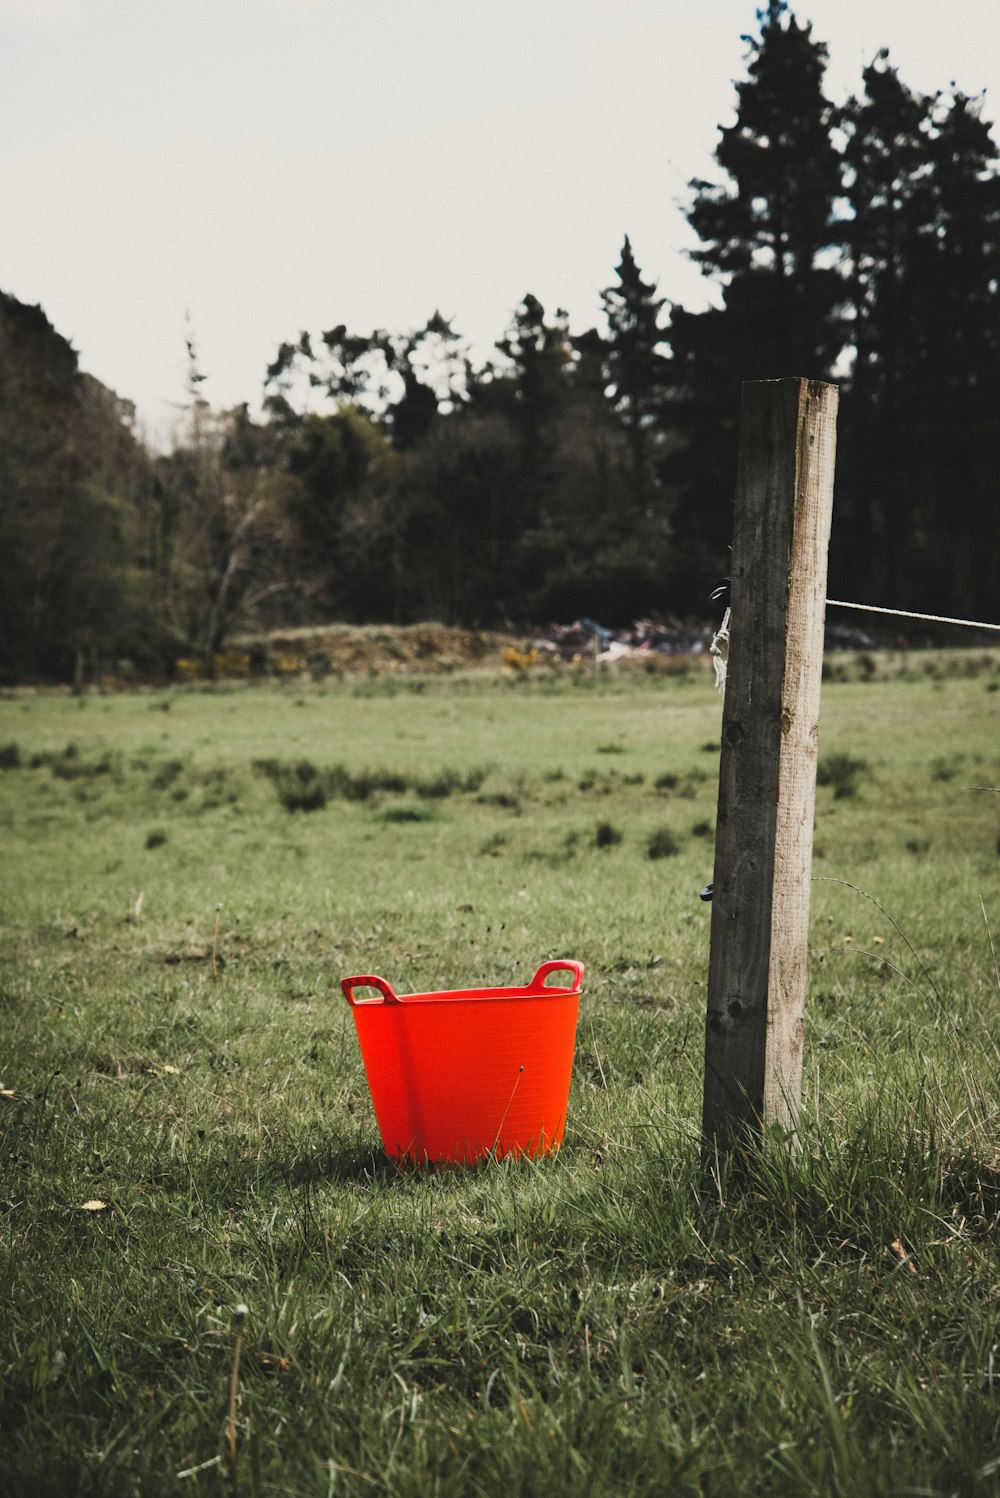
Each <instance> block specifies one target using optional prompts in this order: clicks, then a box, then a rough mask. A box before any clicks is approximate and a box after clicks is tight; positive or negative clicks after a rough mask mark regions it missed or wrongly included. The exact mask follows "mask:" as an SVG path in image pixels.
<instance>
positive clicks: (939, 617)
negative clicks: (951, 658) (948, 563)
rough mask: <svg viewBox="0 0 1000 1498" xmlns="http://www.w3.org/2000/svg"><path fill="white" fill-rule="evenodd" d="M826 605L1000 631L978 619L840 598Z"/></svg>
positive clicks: (968, 627) (999, 625)
mask: <svg viewBox="0 0 1000 1498" xmlns="http://www.w3.org/2000/svg"><path fill="white" fill-rule="evenodd" d="M826 601H827V605H828V606H832V607H833V608H838V609H860V611H861V612H862V613H863V614H892V615H893V617H894V618H896V619H923V620H924V621H925V622H926V623H928V624H960V625H962V626H963V627H964V628H965V629H995V630H1000V624H985V623H984V622H983V621H982V620H980V619H949V618H948V617H947V616H946V615H945V614H911V613H909V612H908V611H907V610H906V609H883V608H880V607H879V606H878V604H875V603H845V602H844V600H843V599H842V598H828V599H827V600H826Z"/></svg>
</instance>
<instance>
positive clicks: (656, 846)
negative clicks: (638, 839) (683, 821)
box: [646, 827, 681, 858]
mask: <svg viewBox="0 0 1000 1498" xmlns="http://www.w3.org/2000/svg"><path fill="white" fill-rule="evenodd" d="M680 851H681V845H680V842H679V841H678V838H677V834H676V833H675V832H674V830H673V828H671V827H658V828H657V829H656V831H655V832H653V833H650V836H649V838H648V839H647V841H646V856H647V858H674V857H675V856H676V855H677V854H678V853H679V852H680Z"/></svg>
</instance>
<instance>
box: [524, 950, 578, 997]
mask: <svg viewBox="0 0 1000 1498" xmlns="http://www.w3.org/2000/svg"><path fill="white" fill-rule="evenodd" d="M566 972H569V973H572V974H573V983H572V986H571V989H570V992H571V993H579V992H580V988H581V985H582V983H583V963H582V962H573V961H572V960H571V959H569V958H562V957H557V958H555V959H553V961H552V962H543V963H542V965H541V967H540V968H539V969H538V972H537V973H536V974H535V976H534V977H533V978H532V980H531V982H530V983H529V984H528V988H529V989H530V990H531V992H532V993H534V992H535V991H536V990H537V989H539V988H544V987H545V980H546V978H548V977H549V975H550V974H551V973H566Z"/></svg>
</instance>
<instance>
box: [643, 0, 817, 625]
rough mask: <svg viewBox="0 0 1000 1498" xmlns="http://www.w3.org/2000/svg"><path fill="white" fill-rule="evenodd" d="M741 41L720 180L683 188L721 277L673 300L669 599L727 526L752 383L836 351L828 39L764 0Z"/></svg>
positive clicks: (696, 578) (706, 571)
mask: <svg viewBox="0 0 1000 1498" xmlns="http://www.w3.org/2000/svg"><path fill="white" fill-rule="evenodd" d="M758 21H759V22H760V27H761V31H760V37H759V38H758V39H756V40H755V39H753V38H747V39H746V40H747V42H748V45H749V48H750V54H749V60H748V66H747V77H746V79H745V80H743V81H742V82H740V83H738V84H737V86H736V91H737V113H736V120H735V122H734V123H733V124H732V125H730V126H727V127H726V128H725V129H723V130H722V131H721V132H720V140H719V144H718V147H717V149H716V161H717V162H718V164H719V166H720V167H721V168H722V170H723V171H724V172H725V174H726V178H727V182H726V183H725V184H724V185H716V186H713V185H712V184H710V183H708V182H702V181H698V182H693V183H692V184H691V186H692V189H693V192H694V199H693V203H692V206H691V209H690V211H689V220H690V222H691V225H692V227H693V228H694V229H695V230H696V232H697V233H698V236H699V238H700V239H701V241H702V246H701V248H700V249H698V250H696V251H695V252H694V258H695V259H696V260H697V261H698V262H699V264H700V265H701V267H702V269H703V271H705V273H706V274H710V275H712V276H714V277H715V278H717V279H718V280H719V281H721V283H722V305H721V306H720V307H717V308H711V309H709V310H708V311H705V312H690V311H688V310H686V309H685V308H683V307H679V306H675V307H674V308H673V309H672V313H671V321H670V329H669V335H668V336H669V340H670V345H671V349H672V386H673V395H672V400H671V419H672V424H673V425H675V426H676V427H677V429H678V430H679V431H680V433H682V435H683V437H684V439H685V441H684V447H683V450H682V452H680V453H679V454H678V455H677V457H676V458H673V459H671V461H670V462H669V464H668V465H667V466H666V468H665V474H666V476H667V477H668V479H669V480H670V481H672V482H673V483H675V484H677V485H679V487H680V491H681V497H680V504H679V507H678V511H677V515H676V520H675V530H676V536H677V541H678V546H679V557H680V560H681V561H682V563H683V568H682V569H681V570H679V571H678V574H677V578H676V596H677V602H678V604H679V605H681V606H684V607H691V606H692V605H695V604H703V603H704V599H705V596H706V594H707V592H708V590H709V587H710V584H711V582H712V580H713V579H712V572H713V569H715V568H718V567H720V566H721V565H722V562H723V560H724V558H725V554H726V546H727V544H728V540H729V533H730V529H731V497H732V478H733V472H734V469H735V459H736V439H735V428H736V418H737V415H738V409H739V395H740V385H741V383H742V382H743V381H744V380H748V379H767V378H780V377H782V376H787V375H804V376H807V377H811V378H825V377H828V376H829V374H830V371H831V369H832V366H833V364H834V362H835V360H836V357H837V354H838V351H839V348H840V329H839V320H838V308H839V302H840V299H841V295H842V287H841V282H840V278H839V276H838V273H837V270H836V267H835V263H834V260H835V256H834V254H833V246H834V245H835V242H836V238H837V233H838V229H837V225H836V222H835V203H836V199H837V196H838V193H839V190H840V177H839V160H838V154H837V151H836V149H835V146H834V144H833V140H832V137H831V127H832V119H833V109H832V106H831V104H830V102H829V101H828V100H827V99H826V97H825V95H824V93H823V76H824V70H825V66H826V55H827V53H826V47H825V46H824V45H823V44H822V43H821V42H818V41H816V40H814V38H813V35H812V28H811V26H809V25H801V24H800V23H799V22H798V21H797V20H796V19H795V17H794V16H793V15H792V14H791V13H790V12H789V11H788V8H787V5H786V4H785V3H784V0H769V4H768V6H767V8H766V9H765V10H762V11H761V12H759V13H758Z"/></svg>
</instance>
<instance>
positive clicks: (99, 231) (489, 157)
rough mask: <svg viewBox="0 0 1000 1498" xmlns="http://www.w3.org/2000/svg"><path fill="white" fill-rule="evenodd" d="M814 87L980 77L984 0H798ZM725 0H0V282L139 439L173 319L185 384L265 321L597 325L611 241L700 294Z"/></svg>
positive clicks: (990, 12) (991, 96) (729, 3)
mask: <svg viewBox="0 0 1000 1498" xmlns="http://www.w3.org/2000/svg"><path fill="white" fill-rule="evenodd" d="M793 8H794V9H795V11H796V14H797V15H798V16H799V17H800V19H810V20H812V21H813V23H814V31H815V35H816V36H817V37H819V38H821V39H822V40H824V41H826V42H827V43H828V44H829V47H830V58H831V62H830V70H829V73H828V85H827V92H828V93H829V94H830V95H831V96H832V97H835V98H842V97H844V96H846V94H847V93H848V92H849V91H851V90H852V89H856V88H857V87H858V85H859V81H860V73H861V68H862V66H863V65H864V64H865V63H866V62H868V61H870V60H871V58H872V56H873V55H874V53H875V52H876V51H877V50H878V48H879V47H882V46H888V47H889V48H890V51H891V57H892V60H893V62H894V63H895V64H896V65H897V66H898V67H899V70H900V73H901V76H902V77H903V79H904V80H905V81H906V82H907V83H909V84H910V85H911V86H912V87H915V88H922V89H926V90H934V89H937V88H943V87H947V86H948V84H949V83H950V82H951V81H952V80H954V81H955V82H957V84H958V85H959V86H960V87H961V88H963V89H964V90H965V91H966V92H968V93H978V92H980V91H981V90H983V89H986V90H987V99H986V115H987V118H990V119H995V118H997V117H998V116H1000V6H998V5H997V4H996V3H995V0H993V3H990V0H985V3H984V0H948V3H947V4H945V3H944V0H801V3H800V4H798V5H795V6H794V7H793ZM755 10H756V4H755V3H754V0H0V289H2V290H4V291H6V292H9V293H12V294H13V295H14V296H16V297H18V298H20V299H21V300H22V301H25V302H31V303H35V302H39V303H41V305H42V306H43V307H44V309H45V311H46V313H47V314H48V316H49V318H50V319H51V321H52V322H53V323H54V324H55V326H56V328H57V329H58V330H59V331H60V332H61V333H63V334H64V335H65V336H66V337H68V338H69V339H70V340H71V341H72V343H73V344H74V346H75V348H76V349H77V350H78V352H79V354H80V359H81V364H82V366H83V367H84V368H85V369H88V370H89V371H90V372H91V373H92V374H95V375H96V376H97V377H98V378H99V379H101V380H103V381H104V382H105V383H106V384H108V385H110V386H111V387H112V388H113V389H115V390H117V391H118V393H119V394H120V395H123V396H126V397H128V398H129V399H131V400H134V401H135V402H136V403H137V406H138V408H139V412H140V416H141V418H142V420H143V422H144V423H145V424H146V427H147V429H148V431H149V432H150V434H151V435H154V436H156V437H158V438H160V439H162V438H163V437H164V435H165V434H166V432H167V430H168V428H169V423H170V421H171V419H172V416H171V413H172V412H173V411H174V409H175V404H176V403H178V402H180V401H182V400H183V395H184V367H185V357H184V339H185V319H186V316H187V315H188V314H189V315H190V318H191V323H192V326H193V328H194V331H195V335H196V339H197V344H198V350H199V357H200V362H201V365H202V367H203V369H204V370H205V372H206V374H207V375H208V377H209V378H208V382H207V384H206V386H205V392H206V394H207V396H208V398H209V399H210V400H211V402H212V403H213V404H214V405H218V406H225V405H233V404H235V403H236V402H238V401H242V400H249V401H251V402H254V401H255V400H256V399H257V397H258V396H259V392H260V386H261V381H262V378H263V374H264V370H265V366H266V365H267V363H268V362H269V360H270V359H271V358H272V357H273V355H274V352H275V349H276V347H277V345H278V343H279V342H281V341H282V340H283V339H287V338H293V337H295V336H297V334H298V332H299V331H300V330H301V329H309V330H311V331H316V330H319V329H323V328H328V327H330V326H332V325H334V324H336V323H340V322H344V323H347V324H348V326H349V327H350V328H351V329H352V330H354V331H358V332H367V331H369V330H370V329H371V328H373V327H376V326H378V327H385V328H388V329H390V330H393V331H403V330H406V329H409V328H414V327H418V326H420V325H421V324H422V323H423V322H424V321H425V320H426V319H427V317H428V316H429V315H430V313H431V312H432V311H434V310H435V309H440V311H441V312H442V313H444V315H445V316H447V317H451V318H453V319H454V323H455V327H456V329H457V330H458V331H459V332H461V333H463V334H465V335H466V336H467V337H469V338H470V339H472V340H473V341H474V342H475V344H476V345H477V346H478V347H479V348H480V349H482V350H484V351H485V350H486V349H487V348H488V346H489V345H490V344H491V343H492V342H493V341H494V340H495V339H496V338H498V337H500V336H501V335H502V333H503V332H504V330H505V328H506V326H507V324H508V322H509V320H510V315H511V312H512V310H513V308H514V307H515V306H516V304H517V303H518V301H519V300H520V299H521V297H522V296H523V295H524V293H525V292H526V291H532V292H534V294H535V295H536V296H538V297H539V298H540V299H541V301H542V302H543V303H544V304H545V305H546V307H547V308H549V309H550V310H553V309H554V308H555V307H556V306H559V305H561V306H564V307H565V308H567V310H568V311H569V313H570V317H571V322H572V326H573V327H574V329H577V330H582V329H583V328H585V327H587V326H590V325H591V324H592V323H593V322H594V321H596V320H597V316H598V311H599V300H598V298H599V292H600V290H601V288H602V287H604V286H607V285H608V284H609V283H610V282H611V281H612V279H613V273H614V266H615V264H616V263H617V260H618V254H619V250H620V248H621V242H622V238H623V236H624V234H625V233H628V234H629V235H630V237H631V240H632V245H633V249H634V251H635V254H636V258H637V259H638V261H639V264H640V267H641V268H642V269H643V271H644V273H645V274H646V276H647V278H652V279H655V280H656V281H658V283H659V287H660V291H661V293H662V294H663V295H665V296H667V297H669V298H671V299H674V300H677V301H681V302H686V303H688V304H691V305H695V304H697V305H703V304H704V303H705V300H706V296H707V294H708V293H707V291H706V287H705V284H704V283H703V282H702V280H701V278H700V276H699V275H698V273H697V271H696V270H695V269H694V268H693V267H692V266H691V265H690V263H689V262H688V261H687V260H686V259H685V257H684V251H685V249H687V248H690V245H691V237H690V233H689V231H688V229H687V226H686V223H685V220H684V217H683V212H682V208H683V205H684V203H685V201H686V198H687V193H686V184H687V182H688V181H689V179H690V178H691V177H694V176H705V175H707V176H710V177H711V176H712V175H713V166H712V161H711V153H712V150H713V147H714V144H715V140H716V131H717V128H718V126H719V125H720V124H723V123H726V122H727V121H728V120H729V119H730V118H731V114H732V106H733V100H734V92H733V80H734V79H736V78H739V77H742V76H743V73H744V64H743V59H744V56H745V51H746V48H745V44H744V43H743V42H742V41H741V36H742V34H744V33H746V32H748V31H754V30H756V22H755Z"/></svg>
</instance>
